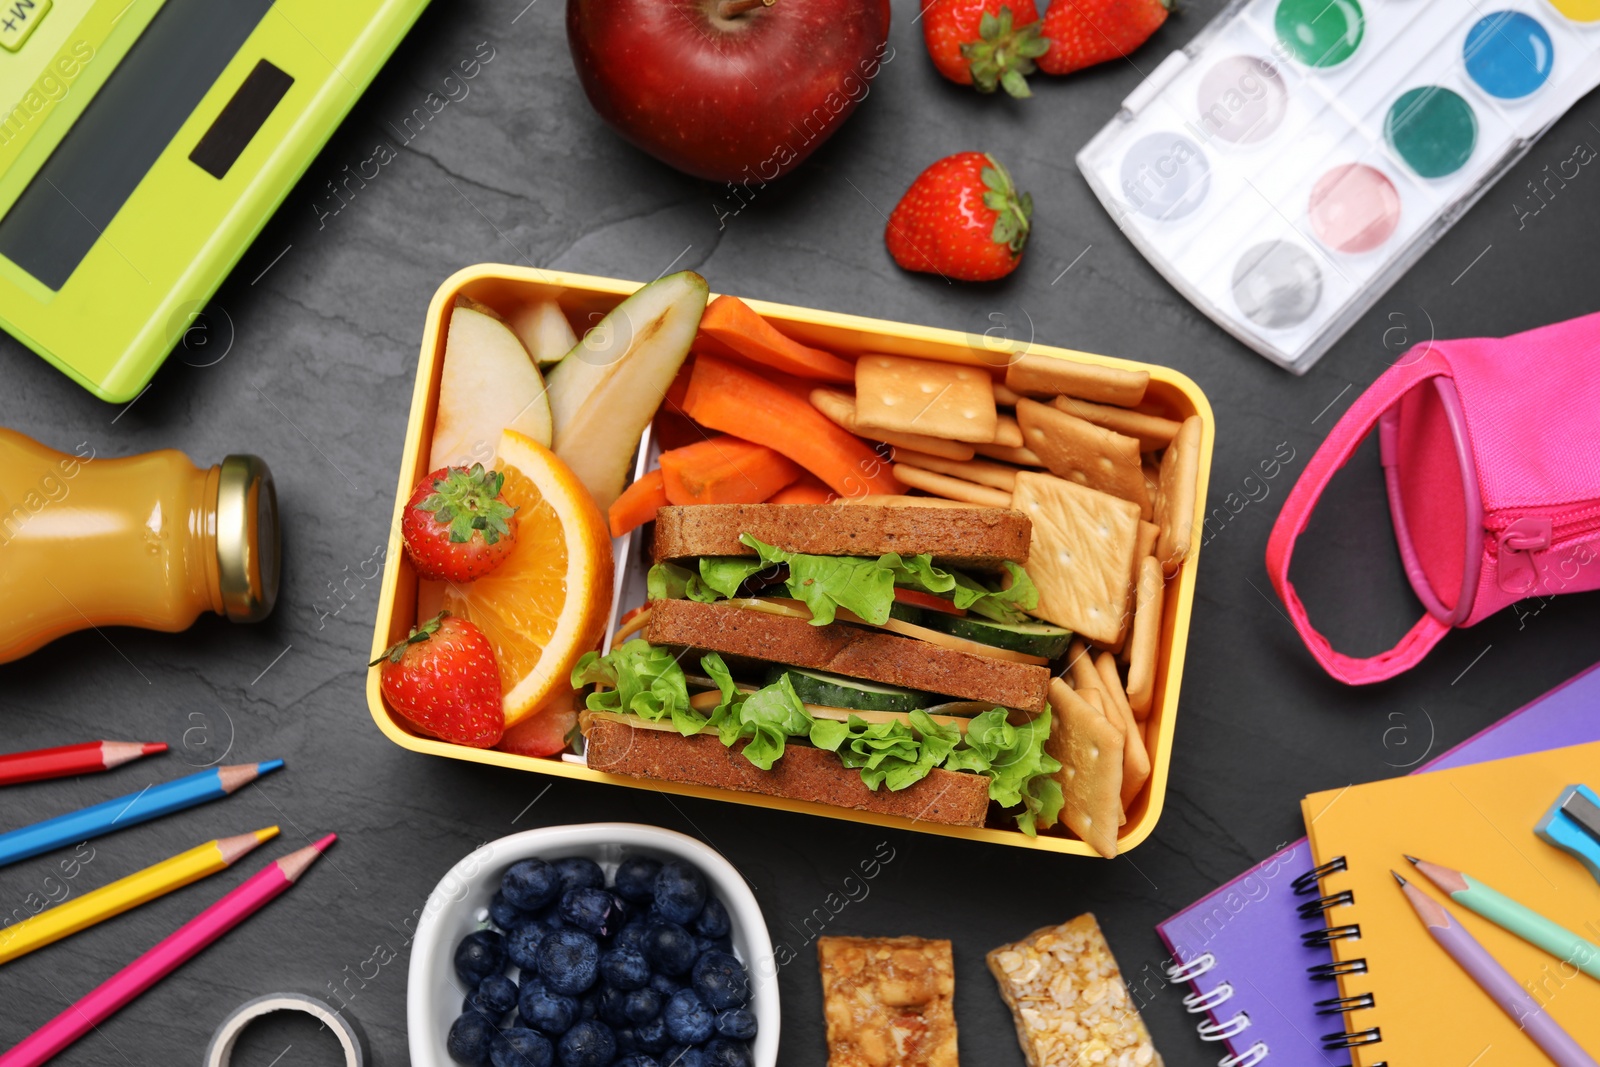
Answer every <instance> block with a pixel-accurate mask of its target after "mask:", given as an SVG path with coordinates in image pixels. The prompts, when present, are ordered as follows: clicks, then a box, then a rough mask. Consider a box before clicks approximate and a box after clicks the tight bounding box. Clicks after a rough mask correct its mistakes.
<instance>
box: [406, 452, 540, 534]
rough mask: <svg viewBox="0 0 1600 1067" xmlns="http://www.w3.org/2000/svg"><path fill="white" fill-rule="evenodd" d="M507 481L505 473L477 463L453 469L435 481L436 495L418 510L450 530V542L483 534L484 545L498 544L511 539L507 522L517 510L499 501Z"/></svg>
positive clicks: (433, 494) (431, 495) (428, 498)
mask: <svg viewBox="0 0 1600 1067" xmlns="http://www.w3.org/2000/svg"><path fill="white" fill-rule="evenodd" d="M505 480H506V479H505V475H504V474H501V473H500V472H499V471H485V470H484V469H483V464H481V463H474V464H473V465H472V469H471V470H468V469H467V468H465V467H451V468H449V469H448V470H447V471H446V472H445V475H444V476H443V477H442V478H438V479H435V481H434V483H433V492H431V493H429V494H428V495H427V496H426V497H425V498H423V500H422V503H420V504H418V505H417V506H416V507H417V510H418V511H424V512H429V513H431V514H432V515H433V520H434V521H435V522H437V523H438V524H439V525H441V526H445V527H448V528H449V530H450V540H451V541H454V542H456V543H458V544H459V543H461V542H465V541H469V540H471V539H472V535H473V534H474V533H480V534H482V535H483V540H484V541H485V543H487V544H491V545H492V544H496V543H498V542H499V540H500V538H502V537H509V536H511V528H510V526H508V525H507V523H506V520H507V519H509V518H511V516H512V515H514V514H516V511H517V509H516V508H514V507H512V506H511V505H510V504H507V503H506V502H505V501H504V500H501V499H500V488H501V486H503V485H504V484H505Z"/></svg>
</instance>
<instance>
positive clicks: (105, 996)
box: [0, 834, 338, 1067]
mask: <svg viewBox="0 0 1600 1067" xmlns="http://www.w3.org/2000/svg"><path fill="white" fill-rule="evenodd" d="M337 839H338V835H337V834H329V835H328V836H327V837H324V838H323V839H322V840H320V841H318V842H317V843H316V844H314V845H309V846H307V847H306V848H302V849H300V850H299V851H298V852H291V853H289V854H288V855H287V856H284V857H283V858H281V859H276V860H273V861H272V862H271V863H269V864H267V865H266V866H265V867H263V868H262V869H261V870H260V871H258V872H256V873H255V874H254V875H251V876H250V878H249V879H247V880H246V881H245V882H244V883H243V884H242V885H240V886H239V888H237V889H235V890H233V891H232V892H230V893H228V894H227V895H226V896H224V897H223V898H222V899H221V900H219V901H217V902H216V903H215V904H213V905H211V907H209V908H207V909H206V910H205V911H202V912H201V913H200V914H199V915H196V916H195V917H194V918H192V919H190V920H189V921H188V922H186V923H184V924H183V925H182V926H180V927H178V928H177V929H176V930H174V931H173V932H172V933H170V934H168V935H167V936H166V937H165V938H164V939H162V940H161V941H159V942H157V943H156V944H155V946H154V947H152V948H151V949H150V950H149V951H148V952H146V953H145V954H144V955H142V956H140V957H139V958H138V959H136V960H134V961H133V962H132V963H130V964H128V965H127V966H126V967H124V968H123V969H122V970H120V971H118V972H117V973H116V974H114V975H112V976H111V977H110V978H107V979H106V980H105V981H104V982H102V983H100V985H98V986H96V987H95V988H94V989H93V990H91V991H90V992H89V993H87V994H86V995H84V996H83V997H82V998H81V999H80V1000H79V1001H78V1002H77V1003H76V1004H73V1005H72V1006H71V1007H69V1008H67V1010H66V1011H63V1012H62V1013H61V1014H60V1015H57V1016H56V1017H55V1018H54V1019H51V1020H50V1021H49V1022H47V1023H45V1024H44V1025H43V1026H41V1027H40V1028H39V1029H37V1030H35V1031H34V1032H33V1033H31V1034H29V1035H28V1036H27V1037H25V1038H23V1039H22V1041H21V1042H20V1043H19V1044H18V1045H16V1047H14V1048H13V1049H12V1050H11V1051H10V1052H7V1053H5V1054H3V1055H0V1067H38V1065H39V1064H41V1063H44V1062H45V1061H46V1060H48V1059H50V1058H51V1057H52V1056H54V1055H56V1054H57V1053H59V1052H60V1051H61V1050H62V1049H64V1048H66V1047H67V1046H68V1045H70V1044H72V1043H73V1042H74V1041H76V1040H78V1038H80V1037H82V1036H83V1035H84V1034H86V1033H88V1032H89V1031H90V1030H92V1029H94V1028H95V1027H97V1026H99V1025H100V1024H101V1023H102V1022H104V1021H105V1020H106V1019H108V1018H110V1017H111V1016H112V1015H113V1014H115V1013H116V1012H117V1011H118V1010H120V1009H121V1008H122V1007H123V1006H125V1005H126V1004H128V1003H129V1002H130V1001H132V1000H133V999H134V998H135V997H137V996H139V994H141V993H143V992H144V991H145V990H147V989H149V988H150V987H151V986H153V985H155V984H156V983H157V982H159V981H161V979H163V978H165V977H166V976H167V975H169V974H171V973H172V972H173V971H175V970H177V969H178V968H179V967H181V966H182V965H183V964H184V963H186V962H188V961H189V960H190V959H191V958H192V957H194V956H195V954H196V953H198V952H199V951H200V950H201V949H203V948H205V947H206V946H207V945H209V944H211V942H213V941H215V940H216V939H217V938H219V937H221V936H222V935H223V934H225V933H227V932H228V931H229V930H232V929H233V928H234V927H235V926H238V925H239V924H240V923H241V922H243V921H244V920H245V919H247V918H249V917H250V916H251V915H253V914H255V913H256V912H257V911H259V910H261V909H262V908H263V907H265V906H266V905H267V904H269V903H271V902H272V901H273V900H274V899H276V898H277V897H278V896H279V895H281V894H282V893H284V892H286V891H287V890H288V889H289V888H290V887H292V886H293V885H294V884H295V882H297V881H299V879H300V876H301V875H302V874H304V873H305V872H306V868H307V867H310V866H311V865H312V864H313V863H314V862H316V860H317V857H319V856H321V855H322V853H323V851H324V850H325V849H326V848H327V847H328V846H329V845H331V844H333V842H334V841H336V840H337Z"/></svg>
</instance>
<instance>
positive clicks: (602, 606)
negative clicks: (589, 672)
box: [443, 430, 611, 729]
mask: <svg viewBox="0 0 1600 1067" xmlns="http://www.w3.org/2000/svg"><path fill="white" fill-rule="evenodd" d="M495 468H496V469H497V470H499V471H501V472H502V473H504V474H505V484H504V486H502V488H501V493H502V494H503V495H504V496H505V498H506V500H507V501H508V502H509V503H511V505H512V506H514V507H515V508H516V509H517V545H516V548H515V549H514V550H513V551H512V553H511V555H509V556H507V557H506V560H505V562H504V563H502V564H501V565H500V566H498V567H496V568H495V569H494V570H493V571H491V572H490V573H488V574H486V575H484V576H483V577H482V578H479V579H478V580H477V581H475V582H469V583H466V584H463V585H454V584H452V585H449V586H446V588H445V590H444V605H443V606H444V608H445V610H447V611H449V612H451V613H452V614H455V615H461V616H464V617H465V618H467V619H470V620H471V621H472V622H473V623H475V624H476V625H477V626H478V628H479V629H480V630H482V631H483V632H484V634H485V635H487V636H488V638H489V641H490V643H491V644H493V645H494V653H495V660H496V662H497V664H498V665H499V669H500V691H501V692H502V693H503V694H504V701H505V716H506V727H507V729H509V728H510V727H512V726H515V725H516V724H517V723H518V722H520V721H522V720H523V719H524V718H526V717H528V716H529V715H530V714H531V713H532V712H533V711H534V710H535V709H537V708H538V707H539V705H540V704H541V702H543V701H544V700H545V699H546V698H547V697H549V696H550V695H551V694H552V693H554V692H555V691H556V690H557V689H560V688H564V687H567V686H568V685H569V684H570V683H569V679H570V676H571V674H572V668H573V665H574V664H576V663H577V662H578V657H579V656H581V655H583V654H584V653H585V652H587V651H589V650H590V649H592V648H595V647H597V646H598V645H599V644H600V639H601V637H602V636H603V635H604V633H605V627H606V618H607V616H608V615H609V614H610V611H611V538H610V535H609V534H608V533H607V532H606V523H605V519H603V518H602V517H601V515H600V509H599V508H598V507H596V506H595V503H594V499H593V498H592V497H591V496H590V495H589V491H588V490H587V489H585V488H584V487H583V483H581V482H579V481H578V478H577V476H576V475H574V474H573V473H572V471H571V469H570V468H568V467H567V465H566V464H565V463H563V462H561V460H559V459H557V458H556V455H555V453H554V452H551V451H550V450H549V449H548V448H545V447H544V446H543V445H541V444H539V443H538V442H536V441H534V440H533V439H532V438H530V437H527V436H525V435H523V434H520V433H518V432H516V431H515V430H507V431H505V433H503V434H501V436H500V449H499V454H498V456H497V457H496V460H495Z"/></svg>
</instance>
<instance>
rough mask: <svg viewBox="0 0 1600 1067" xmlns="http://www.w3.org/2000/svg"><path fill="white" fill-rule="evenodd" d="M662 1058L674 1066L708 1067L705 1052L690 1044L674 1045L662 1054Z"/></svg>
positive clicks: (664, 1061)
mask: <svg viewBox="0 0 1600 1067" xmlns="http://www.w3.org/2000/svg"><path fill="white" fill-rule="evenodd" d="M661 1060H662V1062H663V1063H670V1064H672V1067H706V1056H705V1053H703V1052H701V1051H700V1050H699V1049H697V1048H690V1047H689V1046H688V1045H673V1046H672V1047H671V1048H669V1049H667V1051H665V1052H663V1053H662V1054H661Z"/></svg>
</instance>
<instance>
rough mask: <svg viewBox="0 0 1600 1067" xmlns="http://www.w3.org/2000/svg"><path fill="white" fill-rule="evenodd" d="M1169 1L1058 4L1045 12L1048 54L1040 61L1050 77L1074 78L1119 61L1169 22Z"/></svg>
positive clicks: (1057, 1)
mask: <svg viewBox="0 0 1600 1067" xmlns="http://www.w3.org/2000/svg"><path fill="white" fill-rule="evenodd" d="M1171 10H1172V6H1171V3H1170V0H1055V2H1054V3H1052V4H1051V5H1050V9H1049V10H1048V11H1046V12H1045V14H1044V23H1043V26H1044V36H1045V38H1046V39H1047V40H1048V41H1049V42H1050V50H1049V51H1048V52H1046V53H1045V54H1044V55H1042V56H1040V57H1039V68H1040V69H1041V70H1043V71H1044V72H1045V73H1047V74H1071V73H1072V72H1073V71H1075V70H1082V69H1083V68H1084V67H1092V66H1094V65H1095V64H1096V63H1104V62H1106V61H1107V60H1111V59H1121V58H1122V57H1124V56H1126V55H1127V54H1128V53H1129V52H1132V51H1133V50H1134V49H1136V48H1138V47H1139V46H1140V45H1142V44H1144V43H1145V41H1147V40H1149V38H1150V35H1151V34H1152V33H1155V32H1156V30H1157V29H1159V28H1160V26H1161V24H1162V23H1163V22H1165V21H1167V14H1168V13H1169V12H1170V11H1171Z"/></svg>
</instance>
